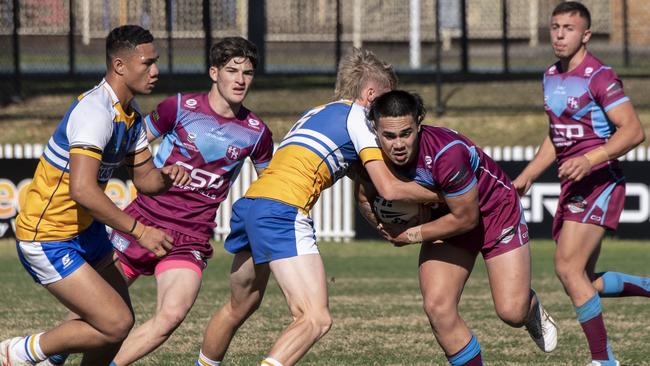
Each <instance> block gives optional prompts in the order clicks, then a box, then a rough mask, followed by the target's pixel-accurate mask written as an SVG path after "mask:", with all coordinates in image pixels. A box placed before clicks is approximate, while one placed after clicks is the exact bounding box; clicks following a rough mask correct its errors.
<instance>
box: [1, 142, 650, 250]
mask: <svg viewBox="0 0 650 366" xmlns="http://www.w3.org/2000/svg"><path fill="white" fill-rule="evenodd" d="M17 146H18V145H17ZM18 147H20V146H18ZM18 147H13V146H11V145H8V146H5V148H4V149H0V238H4V237H13V233H14V220H15V216H16V214H17V213H18V212H19V211H20V208H21V207H22V205H23V204H24V196H25V193H26V188H27V186H28V185H29V183H30V182H31V178H32V175H33V173H34V170H35V168H36V165H37V164H38V160H37V159H34V158H32V156H38V155H40V152H41V151H42V148H40V147H39V146H28V145H25V146H24V147H20V149H18ZM485 150H486V152H489V153H491V155H492V156H493V157H494V158H495V159H496V160H498V163H499V165H501V167H502V168H503V169H504V170H505V171H506V173H508V175H510V177H515V176H517V175H518V174H519V172H521V171H522V170H523V168H524V167H525V166H526V164H527V161H525V160H526V159H530V158H532V156H534V148H533V147H526V148H524V147H512V148H500V149H498V150H497V149H496V148H492V149H489V148H486V149H485ZM634 154H635V155H634V156H628V157H626V158H625V159H624V161H621V166H622V168H623V171H624V172H625V175H626V178H627V189H626V200H625V209H624V211H623V214H622V215H621V219H620V224H619V228H618V230H617V232H616V233H615V236H617V237H619V238H628V239H647V238H648V237H650V161H648V160H646V157H647V156H650V154H649V153H648V152H647V151H646V150H645V148H643V149H639V150H638V151H636V152H635V153H634ZM504 160H518V161H504ZM556 171H557V169H556V168H555V167H554V166H553V167H551V168H549V169H548V170H547V171H546V172H545V174H544V175H542V176H541V177H540V178H539V179H538V181H537V182H536V183H535V184H533V186H532V187H531V189H530V191H529V192H528V194H527V195H526V196H525V197H523V198H522V205H523V207H524V212H525V215H526V220H527V221H528V225H529V228H530V235H531V237H532V238H550V236H551V223H552V220H553V214H554V213H555V209H556V207H557V202H558V197H559V193H560V185H559V181H558V179H557V176H556ZM254 178H255V174H254V172H253V168H252V165H251V164H249V163H248V162H247V164H245V165H244V167H243V169H242V172H241V175H240V177H239V178H238V179H237V181H236V182H235V184H233V186H232V189H231V192H230V195H229V196H228V198H227V199H226V201H224V202H223V203H222V205H221V208H220V209H219V211H218V213H217V218H216V221H217V228H216V230H215V238H216V239H223V238H224V237H225V235H227V234H228V232H229V227H228V224H229V221H230V206H231V205H232V203H233V202H234V201H235V200H236V199H238V198H239V197H241V195H242V194H243V193H244V192H245V191H246V189H247V188H248V186H249V185H250V183H251V181H252V180H253V179H254ZM352 191H353V184H352V181H350V180H349V179H347V178H344V179H343V180H342V181H341V182H339V183H337V184H336V185H334V187H332V188H331V189H328V190H325V191H324V192H323V194H322V196H321V199H320V200H319V202H318V203H317V204H316V206H315V207H314V210H313V211H312V213H311V215H312V218H313V220H314V227H315V229H316V234H317V236H318V237H319V239H321V240H335V241H340V240H345V241H347V240H349V239H377V238H379V236H378V235H377V233H376V231H375V229H374V228H372V227H370V225H368V224H367V223H366V221H365V220H364V219H363V218H362V217H361V216H360V215H359V213H358V210H357V209H356V207H355V204H354V202H353V197H352V196H353V194H352ZM105 192H106V194H107V195H108V196H109V197H110V198H111V199H112V200H113V202H115V203H116V204H117V206H119V207H121V208H124V207H126V205H128V203H129V202H130V201H131V200H132V199H133V198H134V197H135V193H136V190H135V187H134V185H133V183H132V182H131V180H129V179H128V177H127V175H126V173H125V171H123V170H122V169H120V170H118V171H117V175H116V177H114V178H113V179H111V180H110V181H109V182H108V184H107V186H106V191H105Z"/></svg>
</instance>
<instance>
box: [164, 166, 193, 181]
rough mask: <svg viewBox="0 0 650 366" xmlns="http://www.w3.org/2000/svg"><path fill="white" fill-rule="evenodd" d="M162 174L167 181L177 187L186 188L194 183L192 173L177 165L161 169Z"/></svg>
mask: <svg viewBox="0 0 650 366" xmlns="http://www.w3.org/2000/svg"><path fill="white" fill-rule="evenodd" d="M160 172H161V173H162V175H163V177H165V180H170V181H171V183H172V184H173V185H174V186H176V187H184V186H186V185H188V184H190V182H191V181H192V177H191V176H190V172H189V171H187V170H185V168H183V167H182V166H180V165H177V164H173V165H167V166H164V167H163V168H162V169H160Z"/></svg>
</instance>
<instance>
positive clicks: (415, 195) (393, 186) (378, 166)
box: [365, 160, 442, 203]
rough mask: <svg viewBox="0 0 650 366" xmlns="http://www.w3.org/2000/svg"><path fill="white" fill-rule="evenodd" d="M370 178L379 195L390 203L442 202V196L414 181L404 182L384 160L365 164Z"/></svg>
mask: <svg viewBox="0 0 650 366" xmlns="http://www.w3.org/2000/svg"><path fill="white" fill-rule="evenodd" d="M365 168H366V171H367V172H368V176H369V177H370V180H371V181H372V184H373V185H374V186H375V188H376V189H377V193H378V194H379V195H380V196H382V197H383V198H384V199H387V200H389V201H406V202H422V203H432V202H442V199H441V198H440V196H439V195H438V194H437V193H436V192H433V191H430V190H428V189H426V188H424V187H422V186H421V185H419V184H417V183H416V182H414V181H409V182H406V181H402V180H400V179H399V178H398V177H396V176H395V175H394V174H393V173H392V172H391V171H390V170H389V169H388V166H386V163H384V161H383V160H373V161H369V162H367V163H366V164H365Z"/></svg>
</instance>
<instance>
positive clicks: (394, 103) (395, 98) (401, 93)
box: [367, 90, 427, 126]
mask: <svg viewBox="0 0 650 366" xmlns="http://www.w3.org/2000/svg"><path fill="white" fill-rule="evenodd" d="M426 114H427V110H426V109H425V108H424V103H423V102H422V98H421V97H420V96H419V95H418V94H415V93H409V92H407V91H405V90H393V91H389V92H388V93H385V94H383V95H381V96H379V97H377V98H376V99H375V100H374V101H373V102H372V104H371V105H370V108H369V110H368V115H367V118H368V119H369V120H371V121H373V122H374V123H375V126H377V122H379V118H381V117H401V116H407V115H411V116H413V119H414V120H415V123H416V124H417V125H420V123H422V121H423V120H424V116H425V115H426Z"/></svg>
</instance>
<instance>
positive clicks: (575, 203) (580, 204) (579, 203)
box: [567, 195, 587, 214]
mask: <svg viewBox="0 0 650 366" xmlns="http://www.w3.org/2000/svg"><path fill="white" fill-rule="evenodd" d="M567 208H568V209H569V211H571V213H574V214H577V213H582V212H585V209H586V208H587V200H586V199H584V197H582V196H580V195H577V196H573V197H571V198H569V203H568V204H567Z"/></svg>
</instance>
